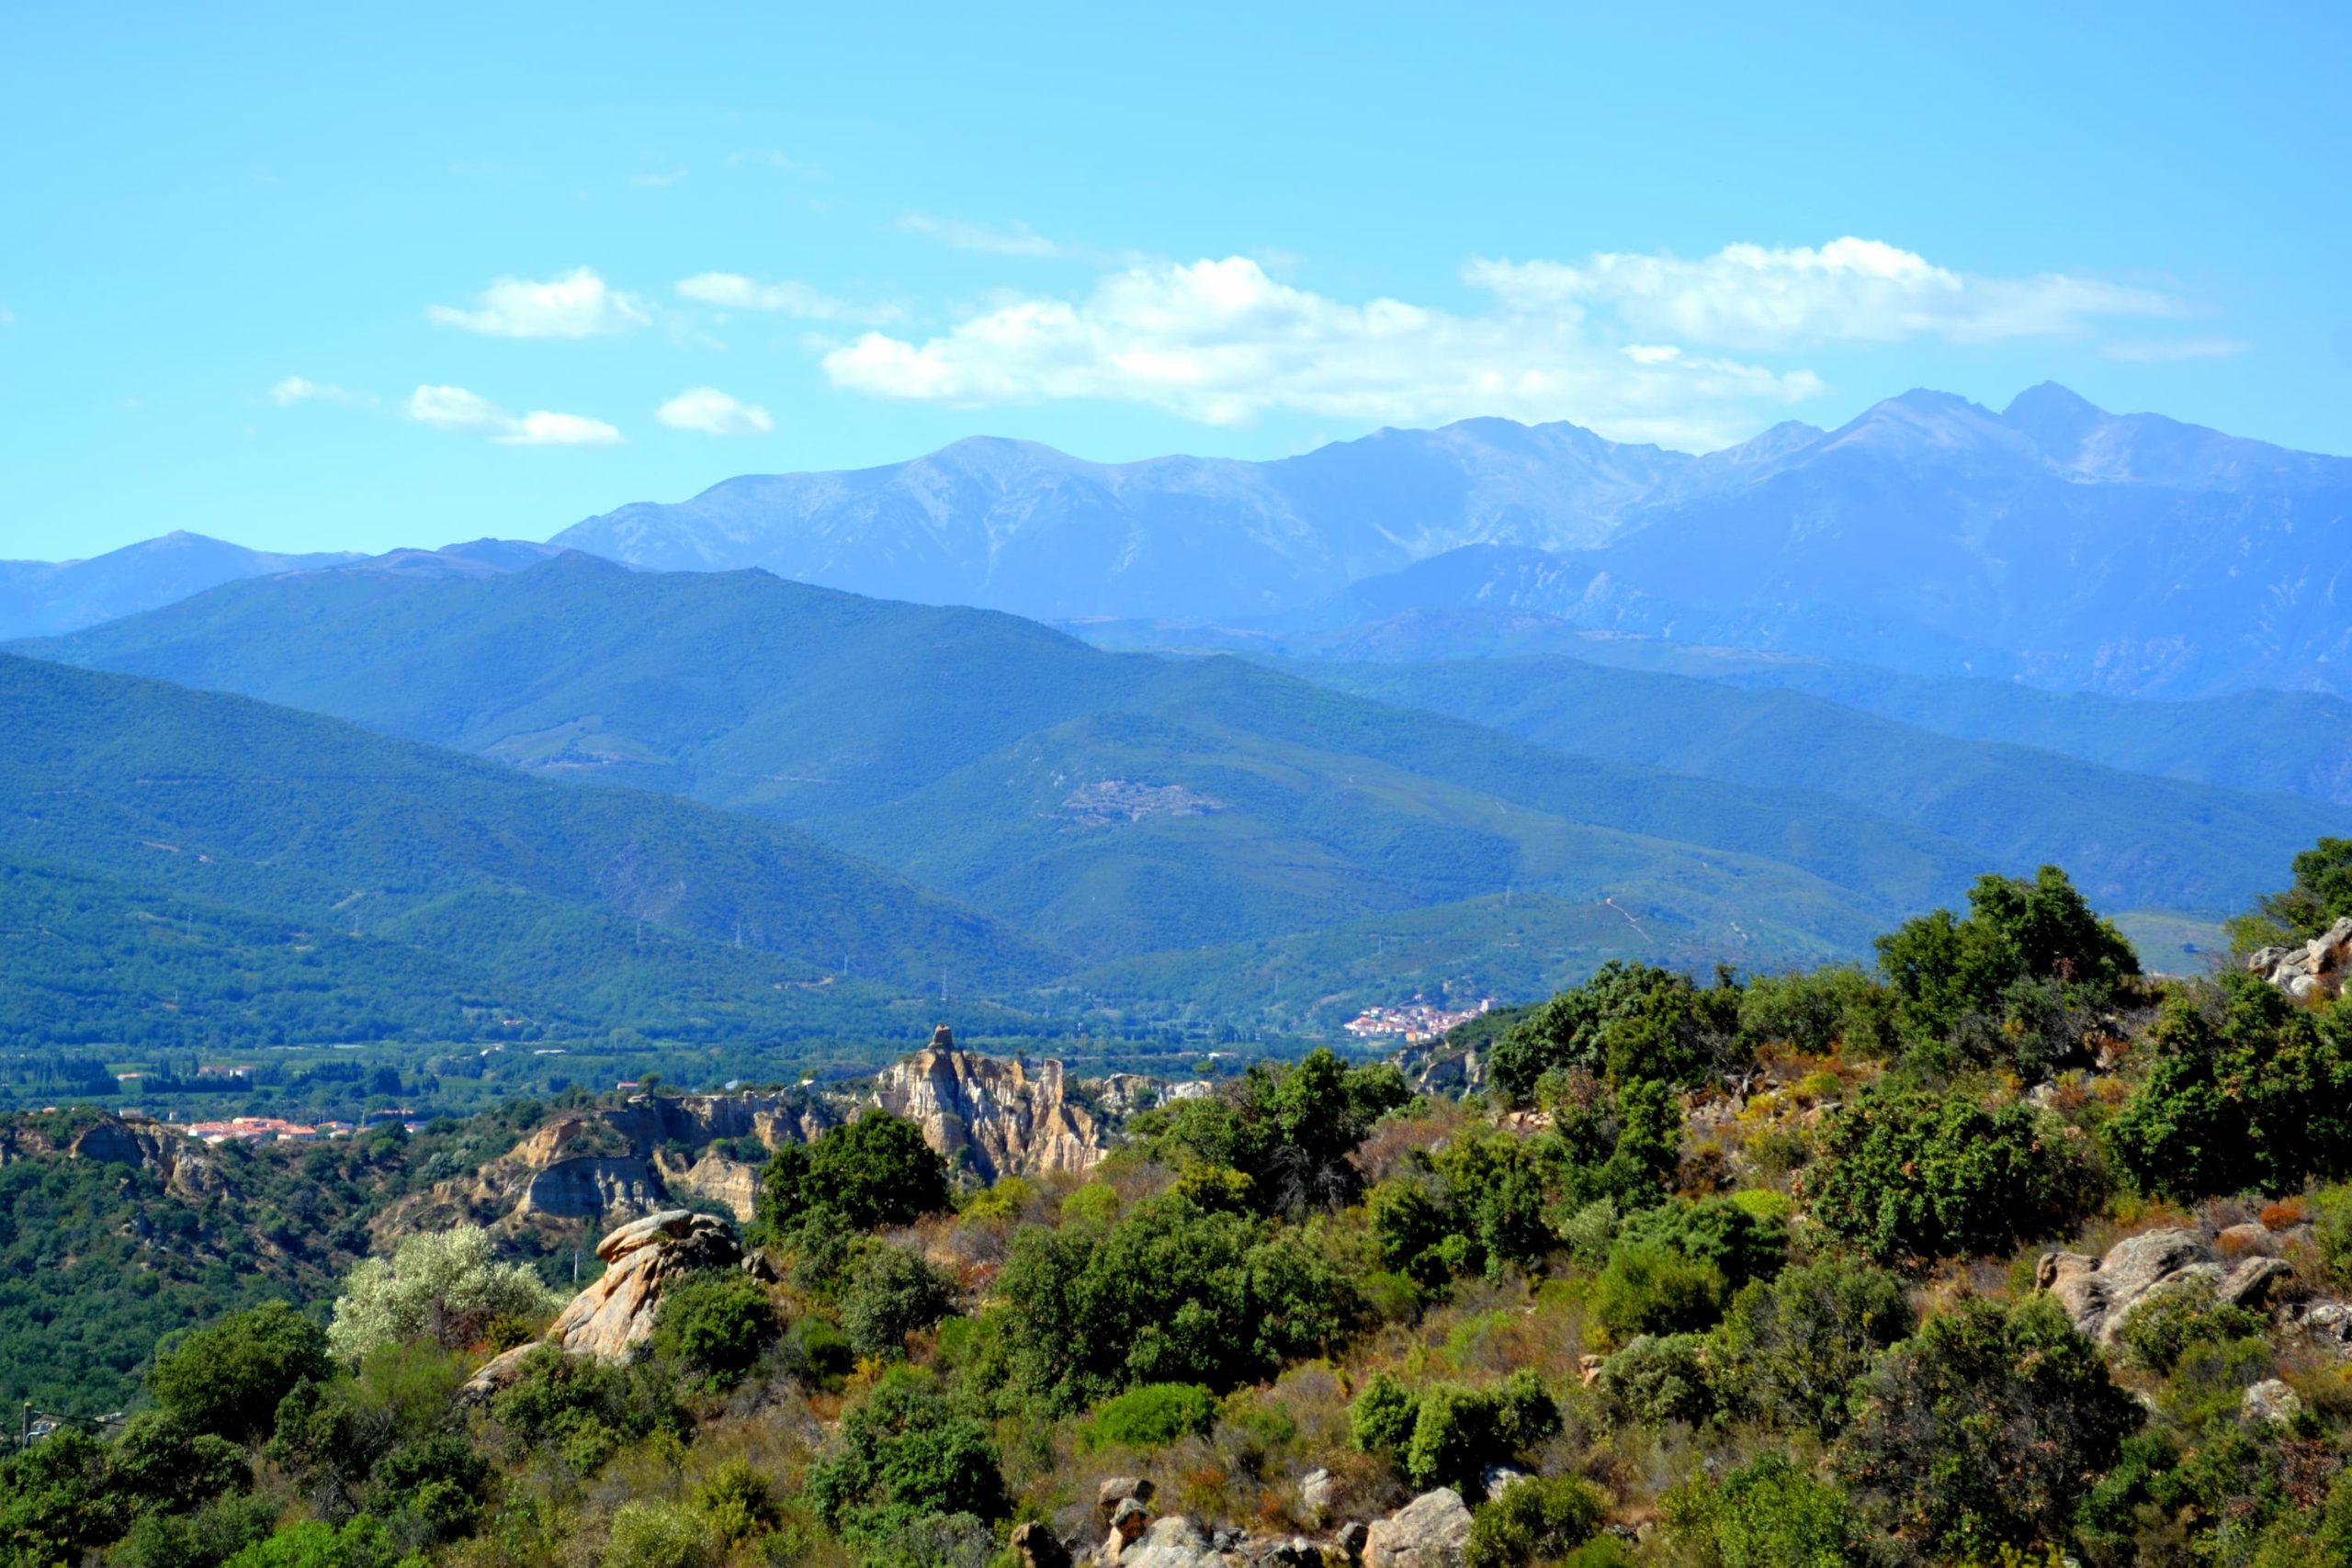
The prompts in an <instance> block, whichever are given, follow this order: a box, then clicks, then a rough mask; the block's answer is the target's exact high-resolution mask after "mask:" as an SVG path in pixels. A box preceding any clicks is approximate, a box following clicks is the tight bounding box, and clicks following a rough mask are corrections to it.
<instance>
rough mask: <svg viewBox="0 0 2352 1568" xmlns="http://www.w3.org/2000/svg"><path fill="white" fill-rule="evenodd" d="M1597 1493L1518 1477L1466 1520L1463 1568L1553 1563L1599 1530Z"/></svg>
mask: <svg viewBox="0 0 2352 1568" xmlns="http://www.w3.org/2000/svg"><path fill="white" fill-rule="evenodd" d="M1602 1514H1603V1507H1602V1504H1601V1500H1600V1494H1599V1493H1598V1492H1595V1491H1594V1490H1593V1489H1592V1488H1591V1487H1590V1486H1589V1485H1587V1484H1586V1483H1583V1482H1581V1481H1578V1480H1576V1479H1575V1478H1573V1477H1570V1476H1559V1477H1556V1478H1551V1479H1544V1478H1539V1477H1534V1476H1527V1477H1522V1478H1521V1479H1520V1480H1517V1481H1514V1482H1512V1483H1510V1485H1508V1486H1506V1487H1504V1488H1503V1490H1502V1494H1501V1495H1499V1496H1498V1497H1495V1498H1493V1499H1491V1500H1490V1501H1488V1502H1487V1503H1486V1504H1484V1505H1483V1506H1480V1507H1479V1509H1478V1511H1477V1512H1476V1514H1475V1515H1473V1516H1472V1517H1471V1520H1470V1540H1469V1543H1468V1545H1467V1546H1466V1547H1465V1548H1464V1552H1463V1558H1462V1562H1463V1568H1525V1565H1526V1564H1529V1563H1534V1562H1555V1561H1557V1560H1558V1559H1559V1558H1560V1557H1561V1556H1563V1555H1564V1554H1565V1553H1566V1552H1569V1551H1574V1550H1575V1549H1576V1548H1577V1547H1579V1546H1581V1545H1583V1544H1584V1543H1585V1542H1586V1541H1587V1540H1590V1539H1591V1538H1592V1534H1593V1532H1594V1531H1595V1530H1597V1529H1600V1521H1601V1517H1602Z"/></svg>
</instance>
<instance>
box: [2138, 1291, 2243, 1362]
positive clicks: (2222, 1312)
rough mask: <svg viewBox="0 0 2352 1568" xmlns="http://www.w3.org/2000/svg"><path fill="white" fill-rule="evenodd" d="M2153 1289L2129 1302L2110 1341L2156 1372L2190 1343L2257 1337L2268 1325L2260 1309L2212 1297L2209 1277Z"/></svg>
mask: <svg viewBox="0 0 2352 1568" xmlns="http://www.w3.org/2000/svg"><path fill="white" fill-rule="evenodd" d="M2152 1294H2153V1295H2154V1299H2153V1300H2150V1299H2149V1298H2148V1297H2143V1298H2141V1300H2140V1301H2139V1302H2138V1303H2134V1305H2133V1307H2132V1310H2131V1315H2130V1316H2128V1317H2126V1318H2125V1319H2124V1320H2123V1324H2122V1326H2121V1327H2120V1328H2118V1329H2117V1330H2116V1331H2115V1343H2116V1345H2117V1346H2118V1347H2119V1348H2120V1349H2121V1350H2122V1352H2123V1358H2124V1359H2125V1360H2126V1361H2127V1362H2129V1363H2130V1364H2131V1365H2132V1366H2135V1367H2139V1368H2141V1369H2143V1370H2144V1371H2152V1372H2154V1373H2157V1374H2158V1375H2159V1376H2162V1375H2166V1374H2169V1373H2170V1372H2171V1371H2172V1370H2173V1369H2174V1368H2175V1367H2177V1366H2178V1365H2179V1364H2180V1359H2181V1357H2182V1356H2184V1355H2186V1354H2187V1353H2188V1348H2189V1347H2191V1346H2192V1345H2213V1344H2225V1343H2227V1342H2229V1341H2231V1340H2236V1339H2247V1338H2259V1337H2261V1336H2263V1335H2265V1334H2267V1332H2268V1331H2269V1328H2270V1320H2269V1319H2268V1318H2267V1317H2265V1316H2264V1315H2263V1314H2260V1313H2258V1312H2253V1311H2250V1310H2248V1309H2247V1308H2245V1307H2242V1306H2229V1305H2225V1304H2223V1303H2220V1302H2217V1301H2215V1300H2214V1299H2213V1287H2212V1284H2211V1282H2210V1281H2208V1280H2195V1281H2193V1282H2192V1283H2190V1284H2188V1285H2186V1286H2181V1287H2177V1288H2174V1289H2170V1290H2165V1291H2163V1292H2152Z"/></svg>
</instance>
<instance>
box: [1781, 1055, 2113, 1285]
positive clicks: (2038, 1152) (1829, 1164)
mask: <svg viewBox="0 0 2352 1568" xmlns="http://www.w3.org/2000/svg"><path fill="white" fill-rule="evenodd" d="M2070 1137H2071V1134H2070V1133H2069V1132H2068V1130H2067V1129H2064V1128H2063V1127H2061V1126H2059V1125H2057V1124H2056V1123H2054V1122H2044V1120H2043V1119H2042V1118H2041V1116H2040V1115H2038V1114H2037V1113H2036V1112H2035V1111H2033V1109H2032V1108H2031V1107H2030V1106H2026V1105H2010V1106H2006V1107H2003V1108H2002V1109H2000V1110H1997V1111H1987V1110H1985V1109H1984V1108H1983V1107H1982V1106H1980V1105H1978V1104H1977V1103H1976V1102H1975V1100H1972V1099H1970V1098H1969V1097H1968V1096H1966V1095H1963V1094H1957V1093H1955V1094H1947V1095H1935V1094H1928V1093H1926V1092H1924V1091H1921V1090H1917V1089H1887V1088H1879V1087H1876V1086H1873V1087H1872V1088H1871V1089H1865V1090H1864V1091H1863V1092H1862V1094H1861V1095H1860V1097H1859V1098H1858V1099H1856V1100H1853V1101H1852V1102H1850V1103H1849V1104H1846V1105H1842V1106H1840V1107H1838V1109H1837V1110H1835V1111H1831V1112H1830V1113H1829V1116H1828V1118H1827V1120H1826V1122H1825V1123H1824V1126H1823V1130H1822V1134H1821V1139H1820V1153H1819V1157H1818V1158H1817V1159H1816V1160H1815V1163H1814V1164H1813V1165H1811V1166H1809V1167H1808V1168H1806V1169H1804V1171H1803V1172H1801V1173H1800V1174H1799V1175H1798V1176H1797V1178H1796V1180H1795V1190H1796V1192H1797V1194H1798V1197H1799V1201H1802V1202H1803V1203H1804V1204H1805V1206H1806V1207H1807V1209H1808V1210H1809V1211H1810V1212H1811V1213H1812V1215H1813V1217H1814V1219H1815V1221H1817V1222H1818V1223H1819V1224H1821V1225H1823V1226H1824V1227H1825V1228H1826V1229H1827V1230H1828V1231H1829V1232H1830V1233H1831V1234H1832V1235H1837V1236H1839V1237H1842V1238H1843V1239H1845V1240H1847V1241H1849V1242H1851V1243H1853V1244H1854V1245H1855V1246H1857V1247H1860V1248H1862V1249H1863V1250H1864V1251H1866V1252H1868V1253H1869V1254H1870V1255H1871V1257H1872V1258H1875V1259H1877V1260H1878V1261H1880V1262H1882V1263H1903V1262H1915V1263H1916V1262H1923V1261H1925V1260H1927V1259H1929V1258H1951V1257H1974V1256H1980V1255H1983V1254H1985V1253H1997V1252H2007V1251H2008V1250H2009V1249H2010V1248H2011V1247H2015V1246H2016V1245H2017V1244H2018V1242H2020V1241H2025V1240H2029V1239H2030V1238H2032V1237H2035V1236H2039V1235H2048V1234H2050V1233H2052V1231H2054V1230H2057V1229H2060V1228H2063V1227H2064V1225H2065V1224H2067V1223H2069V1222H2070V1221H2071V1220H2072V1219H2073V1218H2074V1217H2075V1216H2076V1215H2077V1214H2078V1213H2081V1212H2082V1211H2083V1210H2085V1209H2086V1207H2087V1206H2088V1204H2089V1201H2090V1198H2091V1196H2092V1194H2091V1192H2090V1190H2089V1188H2088V1184H2087V1176H2086V1166H2085V1162H2084V1159H2083V1156H2082V1154H2081V1153H2080V1151H2079V1150H2078V1149H2077V1148H2076V1147H2075V1145H2073V1144H2072V1143H2070V1142H2069V1139H2070Z"/></svg>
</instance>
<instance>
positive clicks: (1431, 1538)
mask: <svg viewBox="0 0 2352 1568" xmlns="http://www.w3.org/2000/svg"><path fill="white" fill-rule="evenodd" d="M1469 1543H1470V1510H1469V1509H1468V1508H1467V1507H1465V1506H1464V1505H1463V1502H1462V1494H1461V1493H1459V1492H1456V1491H1455V1490H1454V1489H1453V1487H1451V1486H1441V1487H1439V1488H1438V1489H1437V1490H1436V1491H1434V1492H1424V1493H1422V1494H1421V1495H1419V1496H1418V1497H1416V1498H1414V1499H1413V1500H1412V1501H1411V1502H1409V1503H1408V1504H1406V1505H1405V1506H1403V1507H1401V1508H1399V1509H1397V1511H1396V1512H1395V1513H1393V1514H1391V1515H1389V1516H1388V1517H1386V1518H1385V1519H1381V1520H1378V1521H1376V1522H1374V1525H1373V1526H1372V1528H1371V1529H1369V1530H1367V1531H1366V1532H1365V1534H1364V1543H1363V1560H1364V1563H1365V1568H1461V1564H1462V1552H1463V1549H1464V1547H1466V1546H1467V1545H1469Z"/></svg>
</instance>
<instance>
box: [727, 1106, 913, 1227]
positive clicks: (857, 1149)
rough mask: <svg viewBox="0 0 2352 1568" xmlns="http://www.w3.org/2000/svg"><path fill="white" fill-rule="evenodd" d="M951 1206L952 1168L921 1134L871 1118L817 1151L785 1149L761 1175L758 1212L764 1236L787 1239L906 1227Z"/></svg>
mask: <svg viewBox="0 0 2352 1568" xmlns="http://www.w3.org/2000/svg"><path fill="white" fill-rule="evenodd" d="M947 1202H948V1200H947V1163H946V1161H944V1160H943V1159H941V1158H940V1157H939V1156H938V1155H937V1154H936V1153H934V1152H933V1149H932V1147H931V1145H928V1144H926V1143H924V1142H923V1140H922V1129H920V1128H918V1127H917V1126H916V1125H915V1124H914V1123H913V1122H909V1121H907V1120H906V1119H904V1118H903V1117H899V1116H893V1115H891V1114H890V1113H889V1112H888V1111H866V1112H865V1114H864V1115H862V1116H860V1117H859V1118H858V1119H857V1120H856V1121H854V1122H847V1123H845V1124H843V1125H842V1126H839V1127H829V1128H827V1129H826V1130H825V1131H824V1132H822V1133H820V1134H818V1135H817V1137H816V1139H815V1140H814V1141H813V1142H811V1143H809V1144H806V1145H802V1144H784V1145H779V1146H778V1147H777V1149H776V1151H775V1154H773V1155H771V1156H769V1157H768V1163H767V1165H766V1167H765V1168H763V1169H762V1170H761V1172H760V1190H759V1195H758V1197H757V1199H756V1200H755V1209H756V1213H757V1219H758V1224H759V1226H760V1229H761V1233H762V1234H763V1235H765V1236H766V1237H768V1238H770V1239H781V1238H783V1237H785V1236H786V1235H793V1234H795V1233H797V1232H800V1231H801V1230H803V1229H804V1228H814V1229H818V1230H823V1229H826V1228H829V1227H830V1228H845V1229H848V1230H853V1231H865V1230H873V1229H876V1227H878V1226H882V1225H903V1224H910V1223H911V1222H912V1221H914V1220H916V1219H918V1218H920V1217H921V1216H922V1215H924V1214H932V1213H938V1212H939V1211H941V1210H943V1209H944V1208H946V1207H947ZM812 1219H813V1221H814V1225H813V1227H811V1226H810V1222H811V1221H812Z"/></svg>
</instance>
